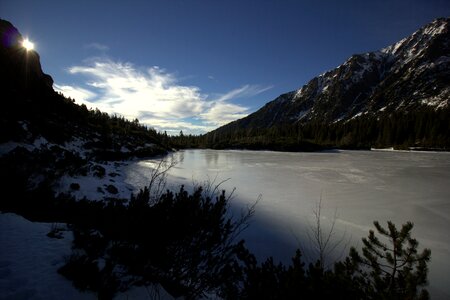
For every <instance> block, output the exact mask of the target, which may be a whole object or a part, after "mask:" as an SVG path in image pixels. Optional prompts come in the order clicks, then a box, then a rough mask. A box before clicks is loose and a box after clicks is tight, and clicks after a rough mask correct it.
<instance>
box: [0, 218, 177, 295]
mask: <svg viewBox="0 0 450 300" xmlns="http://www.w3.org/2000/svg"><path fill="white" fill-rule="evenodd" d="M52 226H53V224H50V223H36V222H35V223H33V222H30V221H28V220H26V219H25V218H23V217H21V216H18V215H16V214H12V213H1V212H0V300H20V299H24V300H25V299H34V300H44V299H45V300H52V299H55V300H60V299H64V300H72V299H73V300H76V299H83V300H90V299H97V296H96V295H95V294H94V293H92V292H81V291H79V290H77V289H76V288H75V287H74V286H73V285H72V283H71V282H70V281H69V280H67V279H66V278H65V277H63V276H61V275H60V274H58V272H57V270H58V269H59V268H60V267H62V266H63V265H64V263H65V257H66V256H68V255H70V253H71V245H72V241H73V235H72V233H71V232H70V231H67V229H64V228H66V225H65V224H58V227H59V228H63V231H62V233H63V238H61V239H57V238H50V237H48V236H47V233H49V232H50V230H51V229H52ZM114 299H116V300H125V299H127V300H128V299H167V300H169V299H174V298H173V297H171V296H170V295H169V294H168V293H167V292H166V291H165V290H164V289H163V288H162V287H161V286H160V285H154V286H153V287H148V288H145V287H133V288H131V289H130V290H129V291H126V292H123V293H119V294H117V295H116V297H115V298H114Z"/></svg>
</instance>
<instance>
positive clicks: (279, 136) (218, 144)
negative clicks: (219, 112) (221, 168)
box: [171, 106, 450, 151]
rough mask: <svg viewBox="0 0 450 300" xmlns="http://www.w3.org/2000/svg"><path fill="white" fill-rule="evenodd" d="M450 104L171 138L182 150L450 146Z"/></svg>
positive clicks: (226, 128) (230, 128)
mask: <svg viewBox="0 0 450 300" xmlns="http://www.w3.org/2000/svg"><path fill="white" fill-rule="evenodd" d="M449 132H450V108H442V109H438V110H436V109H435V108H433V107H427V106H422V107H421V108H420V109H416V110H414V111H413V112H401V111H399V112H394V113H390V114H384V115H363V116H360V117H357V118H354V119H351V120H347V121H339V122H335V123H331V124H329V123H323V122H320V121H311V122H307V123H294V124H288V123H286V124H277V125H274V126H271V127H269V128H262V127H261V128H257V127H250V128H239V127H238V126H237V124H236V123H230V124H228V125H226V126H224V127H221V128H218V129H216V130H214V131H212V132H209V133H206V134H204V135H200V136H193V135H183V136H181V135H180V136H175V137H172V138H171V142H172V143H173V145H174V146H175V147H179V148H213V149H227V148H235V149H267V150H278V151H315V150H320V149H326V148H343V149H370V148H387V147H394V148H396V149H409V148H411V147H413V148H418V149H424V150H425V149H439V150H445V151H448V150H449V149H450V135H449V134H448V133H449Z"/></svg>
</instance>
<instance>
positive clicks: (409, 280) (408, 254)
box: [350, 221, 431, 299]
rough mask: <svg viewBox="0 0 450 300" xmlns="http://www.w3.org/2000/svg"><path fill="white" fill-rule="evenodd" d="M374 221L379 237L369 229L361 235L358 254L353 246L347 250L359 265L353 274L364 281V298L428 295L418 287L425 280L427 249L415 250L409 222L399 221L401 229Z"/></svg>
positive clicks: (417, 297) (424, 297) (410, 297)
mask: <svg viewBox="0 0 450 300" xmlns="http://www.w3.org/2000/svg"><path fill="white" fill-rule="evenodd" d="M374 225H375V228H376V229H377V231H378V233H379V234H380V235H381V236H382V237H383V238H382V239H379V238H378V237H377V236H376V235H375V232H374V231H373V230H370V232H369V237H368V238H363V239H362V241H363V244H364V246H363V248H362V256H361V255H360V254H359V253H358V251H357V250H356V249H355V248H352V249H351V250H350V257H351V259H352V261H353V263H355V264H356V265H357V266H359V267H361V268H358V269H359V276H357V277H360V279H361V278H362V279H363V281H364V282H365V284H364V285H365V289H366V296H367V299H428V298H429V295H428V292H427V290H425V289H422V287H423V286H424V285H426V284H427V272H428V268H427V263H428V261H429V260H430V256H431V251H430V250H429V249H424V250H423V251H422V252H421V253H418V250H417V248H418V242H417V240H416V239H413V238H411V230H412V228H413V223H411V222H407V223H406V224H403V225H402V228H401V230H397V228H396V227H395V225H394V223H392V222H390V221H389V222H388V228H387V229H386V228H383V227H381V225H380V224H379V223H378V222H374ZM386 241H387V242H386Z"/></svg>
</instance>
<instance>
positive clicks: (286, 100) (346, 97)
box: [206, 18, 450, 145]
mask: <svg viewBox="0 0 450 300" xmlns="http://www.w3.org/2000/svg"><path fill="white" fill-rule="evenodd" d="M449 24H450V19H449V18H439V19H436V20H434V21H432V22H431V23H429V24H427V25H425V26H423V27H422V28H420V29H419V30H417V31H416V32H414V33H413V34H412V35H410V36H408V37H405V38H404V39H402V40H400V41H399V42H397V43H394V44H392V45H390V46H388V47H385V48H383V49H380V50H378V51H373V52H368V53H363V54H355V55H352V56H351V57H349V58H348V59H347V60H346V61H345V62H344V63H343V64H341V65H340V66H338V67H336V68H334V69H332V70H329V71H326V72H325V73H323V74H321V75H319V76H316V77H314V78H313V79H311V80H310V81H309V82H307V83H306V84H305V85H303V86H302V87H301V88H300V89H298V90H294V91H290V92H287V93H285V94H282V95H280V96H279V97H277V98H276V99H274V100H272V101H270V102H268V103H266V104H265V105H264V106H263V107H262V108H260V109H259V110H257V111H256V112H254V113H252V114H250V115H248V116H247V117H244V118H242V119H239V120H236V121H233V122H231V123H229V124H226V125H224V126H222V127H220V128H217V129H216V130H213V131H211V132H209V133H207V134H206V139H208V140H209V145H211V140H213V139H217V138H218V137H220V136H224V135H229V133H230V132H232V131H236V130H237V131H252V130H253V131H255V130H256V131H257V130H267V129H269V128H273V127H277V126H278V127H279V126H285V125H290V126H294V125H298V126H302V125H309V124H312V123H321V124H322V125H332V124H335V123H342V122H349V121H351V120H354V119H358V118H360V117H363V118H379V117H382V116H383V117H385V116H388V115H393V114H399V113H403V114H405V113H415V112H418V111H420V110H427V109H428V108H432V109H435V110H440V109H448V107H449V99H450V86H449V84H448V83H449V82H450V71H449V70H450V46H449V45H450V32H449V26H450V25H449ZM247 136H251V134H248V133H247Z"/></svg>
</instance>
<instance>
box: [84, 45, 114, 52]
mask: <svg viewBox="0 0 450 300" xmlns="http://www.w3.org/2000/svg"><path fill="white" fill-rule="evenodd" d="M84 48H86V49H95V50H99V51H108V50H109V47H108V46H106V45H104V44H100V43H90V44H86V45H84Z"/></svg>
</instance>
